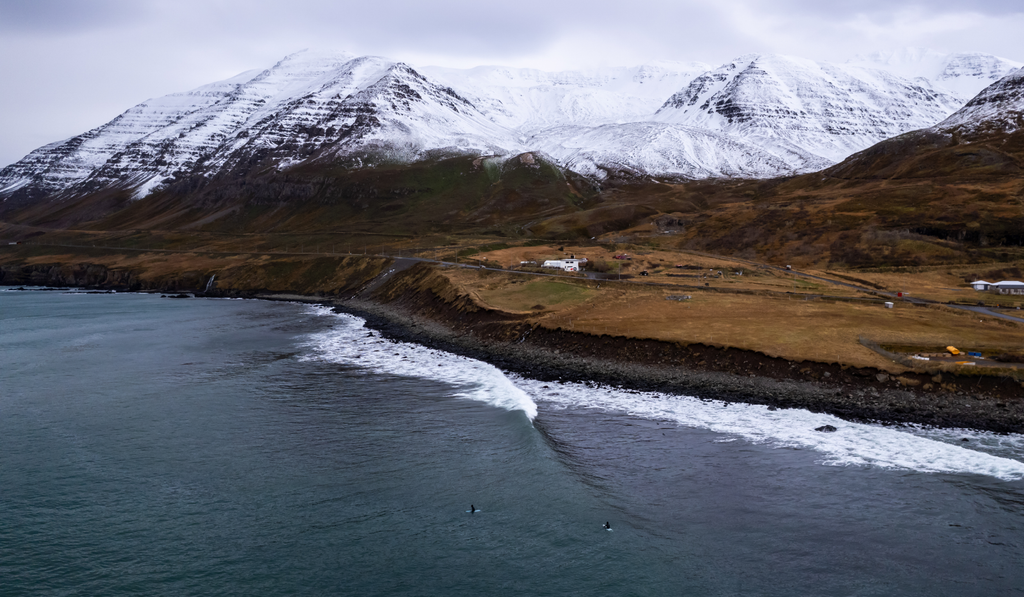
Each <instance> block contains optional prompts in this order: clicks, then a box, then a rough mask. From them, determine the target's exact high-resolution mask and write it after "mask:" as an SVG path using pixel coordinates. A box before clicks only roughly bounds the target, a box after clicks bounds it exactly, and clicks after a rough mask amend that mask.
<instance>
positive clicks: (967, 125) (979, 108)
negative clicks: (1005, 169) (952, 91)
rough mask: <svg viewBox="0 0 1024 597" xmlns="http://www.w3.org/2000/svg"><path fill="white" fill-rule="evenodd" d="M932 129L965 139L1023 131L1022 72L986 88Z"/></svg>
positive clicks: (1018, 71)
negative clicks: (952, 133) (955, 134)
mask: <svg viewBox="0 0 1024 597" xmlns="http://www.w3.org/2000/svg"><path fill="white" fill-rule="evenodd" d="M934 129H935V130H937V131H944V132H946V131H948V132H956V133H959V134H960V135H961V136H964V137H967V138H968V139H970V138H973V137H977V136H979V135H982V134H998V133H1005V134H1009V133H1015V132H1017V131H1024V68H1021V69H1018V70H1016V71H1013V72H1011V73H1010V74H1008V75H1006V76H1005V77H1003V78H1002V79H1000V80H999V81H997V82H995V83H994V84H992V85H990V86H989V87H987V88H985V89H984V90H983V91H982V92H981V93H979V94H978V95H977V96H976V97H975V98H974V99H972V100H971V101H969V102H967V105H965V106H964V107H963V108H960V109H959V110H957V111H956V112H955V113H953V114H952V115H950V116H949V118H946V119H945V120H943V121H942V122H940V123H939V124H937V125H935V127H934Z"/></svg>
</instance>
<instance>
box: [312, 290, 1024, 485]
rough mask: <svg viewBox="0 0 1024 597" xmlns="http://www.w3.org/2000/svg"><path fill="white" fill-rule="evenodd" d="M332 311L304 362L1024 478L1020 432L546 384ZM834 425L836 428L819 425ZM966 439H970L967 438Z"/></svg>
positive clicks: (500, 398) (879, 458) (498, 402)
mask: <svg viewBox="0 0 1024 597" xmlns="http://www.w3.org/2000/svg"><path fill="white" fill-rule="evenodd" d="M314 309H315V312H316V313H317V314H319V315H322V316H329V317H333V318H336V322H335V324H334V325H333V326H332V327H331V329H329V330H326V331H324V332H320V333H317V334H313V335H311V336H310V337H309V338H308V340H307V342H306V343H305V346H306V347H307V348H309V349H311V353H310V354H308V355H307V356H305V357H303V358H304V359H307V360H323V361H326V362H331V363H339V364H346V365H350V366H355V367H360V368H364V369H366V370H368V371H372V372H375V373H381V374H391V375H401V376H408V377H419V378H424V379H430V380H435V381H442V382H445V383H448V384H452V385H453V386H455V388H456V390H455V392H453V396H456V397H461V398H468V399H472V400H477V401H480V402H485V403H487V404H491V405H493V406H497V407H500V408H504V409H506V410H521V411H523V412H524V413H525V414H526V416H527V417H528V418H529V419H530V420H531V421H532V420H533V419H534V418H535V417H536V416H537V412H538V404H539V405H540V407H541V408H580V409H595V410H601V411H604V412H609V413H621V414H624V415H627V416H632V417H638V418H642V419H647V420H652V421H659V422H668V423H672V424H676V425H680V426H684V427H694V428H700V429H707V430H710V431H713V432H716V433H721V434H722V435H723V438H722V441H731V440H736V439H742V440H745V441H750V442H753V443H758V444H765V445H769V446H773V447H778V448H787V447H789V448H802V449H812V450H814V451H816V452H818V453H820V454H821V455H822V458H821V463H822V464H825V465H832V466H875V467H880V468H887V469H901V470H913V471H919V472H926V473H952V474H979V475H986V476H990V477H995V478H997V479H1001V480H1005V481H1014V480H1021V479H1024V436H1021V435H1014V434H1011V435H997V434H994V433H987V432H981V431H972V430H948V429H926V428H921V427H914V426H907V427H885V426H881V425H870V424H862V423H851V422H849V421H844V420H842V419H839V418H837V417H834V416H832V415H828V414H823V413H812V412H810V411H807V410H802V409H779V410H768V407H766V406H763V405H756V404H743V403H729V402H722V401H718V400H701V399H699V398H694V397H690V396H677V395H670V394H660V393H657V392H637V391H632V390H626V389H622V388H615V387H609V386H599V385H596V384H579V383H559V382H542V381H537V380H534V379H529V378H526V377H522V376H518V375H514V374H508V375H506V374H505V373H503V372H502V371H501V370H500V369H498V368H497V367H494V366H492V365H490V364H487V363H484V362H482V361H478V360H475V359H471V358H467V357H462V356H459V355H455V354H451V353H448V352H444V351H439V350H433V349H430V348H426V347H424V346H420V345H418V344H412V343H406V342H393V341H390V340H387V339H385V338H382V337H381V336H380V334H379V333H378V332H376V331H371V330H369V329H368V328H366V327H364V323H365V322H364V320H363V319H361V318H359V317H356V316H353V315H348V314H343V313H334V312H333V311H331V310H330V309H329V308H326V307H315V308H314ZM825 425H832V426H833V427H835V428H836V431H835V432H831V433H826V432H821V431H815V429H816V428H818V427H822V426H825ZM964 438H966V439H968V440H969V441H967V442H963V441H961V440H963V439H964Z"/></svg>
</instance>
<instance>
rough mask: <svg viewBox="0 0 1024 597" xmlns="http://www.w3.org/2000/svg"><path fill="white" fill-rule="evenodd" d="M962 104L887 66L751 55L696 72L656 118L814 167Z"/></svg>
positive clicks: (928, 121) (935, 118)
mask: <svg viewBox="0 0 1024 597" xmlns="http://www.w3.org/2000/svg"><path fill="white" fill-rule="evenodd" d="M961 105H962V102H961V101H959V100H958V99H957V98H955V97H954V96H952V95H950V94H947V93H943V92H940V91H938V90H936V89H935V88H933V87H931V86H929V85H927V84H926V83H922V82H915V81H910V80H907V79H903V78H900V77H897V76H895V75H892V74H890V73H888V72H886V71H883V70H877V69H868V68H864V67H857V66H849V65H835V64H829V63H819V62H813V61H810V60H804V59H800V58H791V57H786V56H772V55H768V56H764V55H752V56H745V57H743V58H740V59H738V60H735V61H733V62H730V63H728V64H726V65H723V66H721V67H719V68H718V69H715V70H713V71H711V72H708V73H705V74H703V75H701V76H700V77H697V78H696V79H694V80H693V81H692V82H691V83H690V85H689V86H687V87H686V88H685V89H683V90H682V91H680V92H679V93H676V94H675V95H673V96H672V97H670V98H669V99H668V101H667V102H665V105H664V106H662V108H661V109H660V110H658V113H657V114H656V115H655V118H656V119H657V120H658V121H660V122H668V123H677V124H685V125H687V126H691V127H695V128H701V129H706V130H711V131H720V132H723V133H728V134H730V136H732V137H739V138H742V139H744V140H745V141H747V142H748V143H751V144H753V145H757V146H759V147H762V148H764V149H766V150H768V151H770V152H772V153H774V154H777V155H780V156H786V157H785V159H786V162H787V163H789V164H791V165H793V166H795V170H797V171H807V170H813V169H819V168H823V167H826V166H828V165H831V164H833V163H835V162H837V161H839V160H841V159H843V158H844V157H846V156H848V155H850V154H851V153H853V152H855V151H858V150H860V149H863V148H864V147H868V146H870V145H873V144H875V143H877V142H879V141H881V140H883V139H887V138H889V137H893V136H895V135H898V134H900V133H904V132H907V131H909V130H914V129H919V128H923V127H926V126H930V125H931V124H933V123H935V122H938V121H939V120H941V119H942V118H944V117H945V116H946V115H947V114H950V113H952V112H953V111H954V110H956V109H957V108H958V107H960V106H961ZM794 158H796V159H794Z"/></svg>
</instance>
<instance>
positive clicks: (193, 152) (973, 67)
mask: <svg viewBox="0 0 1024 597" xmlns="http://www.w3.org/2000/svg"><path fill="white" fill-rule="evenodd" d="M1013 64H1016V63H1012V62H1010V61H1007V60H1005V59H1001V58H997V57H992V56H985V55H980V54H958V55H938V54H931V53H927V52H923V53H922V52H918V53H916V54H915V53H913V52H909V53H908V52H905V53H903V54H899V55H897V54H892V55H882V54H878V55H872V56H869V57H866V58H861V59H858V61H855V62H850V63H846V64H841V65H837V64H829V63H821V62H813V61H810V60H804V59H799V58H790V57H783V56H773V55H751V56H745V57H743V58H740V59H737V60H734V61H732V62H729V63H727V64H725V65H722V66H720V67H718V68H715V69H710V68H708V67H707V65H703V64H699V63H693V64H689V63H651V64H647V65H644V66H640V67H632V68H604V69H595V70H591V71H569V72H544V71H538V70H530V69H511V68H504V67H478V68H474V69H468V70H457V69H446V68H437V67H424V68H413V67H411V66H409V65H406V64H403V63H400V62H394V61H391V60H388V59H386V58H379V57H356V56H353V55H349V54H343V53H334V52H309V51H306V52H300V53H298V54H293V55H291V56H288V57H286V58H284V59H283V60H281V61H280V62H279V63H277V64H275V65H274V66H272V67H271V68H269V69H267V70H264V71H252V72H248V73H243V74H242V75H238V76H237V77H234V78H232V79H229V80H226V81H222V82H219V83H214V84H211V85H207V86H204V87H200V88H198V89H195V90H193V91H190V92H186V93H179V94H172V95H169V96H166V97H163V98H158V99H154V100H150V101H147V102H145V103H142V104H139V105H138V106H135V107H133V108H131V109H129V110H128V111H127V112H125V113H124V114H122V115H121V116H119V117H117V118H115V119H114V120H112V121H111V122H109V123H107V124H105V125H103V126H100V127H98V128H96V129H93V130H92V131H89V132H87V133H84V134H82V135H79V136H77V137H74V138H72V139H69V140H67V141H63V142H60V143H54V144H51V145H47V146H45V147H42V148H40V149H38V150H36V151H34V152H32V153H31V154H29V155H28V156H26V157H25V158H24V159H22V160H21V161H19V162H18V163H16V164H13V165H11V166H8V167H6V168H4V169H2V170H0V198H3V199H4V200H5V201H6V200H7V198H10V197H12V196H17V197H19V199H21V200H32V199H35V198H43V197H66V196H74V195H82V194H86V193H90V192H94V191H98V190H101V189H106V188H119V189H129V190H132V191H133V192H134V194H135V196H136V197H143V196H145V195H146V194H147V193H149V192H151V191H152V190H154V189H157V188H159V187H160V186H161V185H163V184H166V183H168V182H169V181H173V180H175V179H178V178H193V179H196V180H201V179H200V178H198V177H206V178H214V177H216V176H220V175H224V174H227V173H232V174H245V173H249V172H257V171H260V172H262V171H266V170H267V169H268V168H271V169H277V170H280V169H284V168H288V167H290V166H294V165H297V164H301V163H306V162H310V161H317V160H320V161H337V160H342V161H344V163H346V164H347V165H349V166H355V167H359V166H360V165H364V166H370V165H372V164H373V163H375V162H377V161H381V160H384V161H389V162H413V161H417V160H420V159H424V158H426V157H431V156H439V155H463V154H466V155H481V154H496V155H517V154H520V153H522V152H525V151H539V152H542V153H545V154H548V155H549V156H551V157H552V158H553V159H555V160H556V161H557V162H558V163H559V164H561V165H562V166H563V167H566V168H569V169H573V170H576V171H578V172H581V173H584V174H587V175H591V176H594V177H595V178H605V177H607V176H616V177H618V176H624V177H646V176H656V177H675V178H707V177H743V178H760V177H772V176H778V175H784V174H794V173H800V172H807V171H813V170H817V169H820V168H823V167H826V166H829V165H831V164H834V163H836V162H838V161H840V160H842V159H843V158H845V157H846V156H848V155H850V154H852V153H854V152H857V151H859V150H861V149H864V148H866V147H869V146H871V145H873V144H874V143H877V142H879V141H881V140H883V139H885V138H888V137H892V136H895V135H898V134H900V133H903V132H906V131H910V130H914V129H920V128H925V127H929V126H932V125H935V124H936V123H938V122H940V121H942V120H943V119H945V118H946V117H947V116H949V115H950V114H952V113H953V112H955V111H956V110H957V109H959V108H961V107H962V106H963V105H964V103H965V102H966V101H967V99H969V98H967V97H963V96H962V95H960V94H961V93H962V90H963V89H968V88H971V86H978V89H981V88H982V87H984V86H985V85H983V84H982V83H985V81H988V80H989V79H991V78H992V77H996V78H997V79H998V77H997V76H996V75H997V74H998V73H1002V74H1005V73H1006V72H1009V70H1012V68H1013ZM1008 69H1009V70H1008ZM1000 76H1001V75H1000ZM986 85H987V83H986ZM983 95H984V94H983ZM980 97H981V96H979V98H980ZM999 97H1002V96H999ZM995 98H996V96H995V95H993V96H992V98H990V100H987V103H985V104H983V105H982V104H979V105H976V106H975V109H976V110H982V109H985V110H993V109H995V110H1001V109H1003V108H1002V107H1000V106H1002V104H998V102H997V101H996V99H995ZM976 101H980V100H974V101H972V104H973V103H974V102H976ZM985 106H987V107H985Z"/></svg>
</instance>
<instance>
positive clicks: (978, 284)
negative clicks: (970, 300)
mask: <svg viewBox="0 0 1024 597" xmlns="http://www.w3.org/2000/svg"><path fill="white" fill-rule="evenodd" d="M991 285H992V283H991V282H986V281H984V280H977V281H974V282H971V288H973V289H975V290H988V287H989V286H991Z"/></svg>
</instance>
